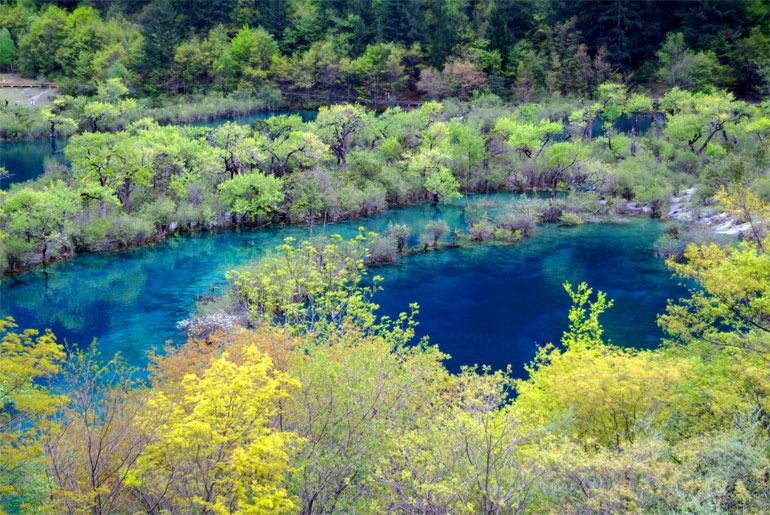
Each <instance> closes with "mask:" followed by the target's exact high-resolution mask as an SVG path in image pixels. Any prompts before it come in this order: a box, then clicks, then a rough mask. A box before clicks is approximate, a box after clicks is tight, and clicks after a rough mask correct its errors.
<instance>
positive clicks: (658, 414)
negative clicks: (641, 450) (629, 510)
mask: <svg viewBox="0 0 770 515" xmlns="http://www.w3.org/2000/svg"><path fill="white" fill-rule="evenodd" d="M565 289H566V290H567V293H568V294H569V295H570V297H571V298H572V301H573V303H574V306H573V307H572V308H571V309H570V314H569V319H570V327H569V329H568V330H567V331H566V332H565V333H564V336H563V337H562V344H563V346H564V349H563V350H562V349H560V348H557V347H555V346H554V345H552V344H549V345H546V346H544V347H542V348H540V349H539V351H538V353H537V356H536V357H535V360H534V362H533V363H532V364H531V365H530V366H529V367H528V368H527V369H528V371H529V373H530V377H529V379H527V380H524V381H519V383H518V384H517V389H518V392H519V396H518V398H517V400H516V405H517V406H518V408H519V409H521V410H523V411H524V412H525V413H532V414H536V415H538V416H539V417H540V419H541V420H542V422H544V423H547V424H556V423H559V422H564V421H568V424H572V425H573V426H574V427H572V428H571V429H572V430H571V433H572V434H573V435H574V436H575V437H576V438H577V439H578V441H580V442H582V443H584V444H586V445H588V444H590V443H592V442H593V443H598V444H601V445H605V446H612V447H618V446H620V444H621V443H622V442H633V441H634V440H635V438H636V437H637V436H638V434H639V433H640V432H641V431H642V430H644V429H645V428H646V427H647V426H649V425H651V424H654V423H656V422H660V421H661V420H663V419H664V418H665V417H666V416H667V410H666V409H665V408H666V406H667V405H668V404H669V403H670V402H671V395H672V392H673V390H674V388H675V386H676V384H677V383H678V382H679V381H680V379H681V377H682V374H684V373H685V371H686V365H685V363H684V362H683V361H677V360H663V359H661V357H660V356H658V355H657V354H655V353H653V352H647V351H634V350H630V349H621V348H618V347H613V346H610V345H607V344H605V343H603V342H602V340H601V336H602V328H601V325H600V324H599V320H598V317H599V315H600V314H601V313H602V312H603V311H604V310H605V309H606V308H607V307H609V306H611V305H612V302H607V300H606V297H605V295H604V294H603V293H602V292H599V293H598V295H597V300H596V301H595V302H591V301H590V296H591V294H592V290H591V288H588V286H587V285H586V284H585V283H583V284H580V285H579V286H578V287H577V290H574V291H573V290H572V288H571V286H570V285H569V284H568V283H567V284H565Z"/></svg>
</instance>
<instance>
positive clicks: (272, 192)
mask: <svg viewBox="0 0 770 515" xmlns="http://www.w3.org/2000/svg"><path fill="white" fill-rule="evenodd" d="M218 189H219V195H220V198H221V199H222V201H223V202H224V203H225V204H227V205H228V206H230V207H231V208H232V210H233V213H246V214H248V215H249V217H250V218H251V219H252V220H254V219H256V218H257V216H264V215H267V214H269V213H270V212H271V211H274V210H275V209H276V207H277V205H278V204H279V203H280V202H281V200H283V181H282V180H281V178H280V177H274V176H271V175H264V174H262V173H260V172H251V173H246V174H243V175H237V176H235V177H234V178H232V179H230V180H228V181H225V182H223V183H222V184H220V185H219V186H218Z"/></svg>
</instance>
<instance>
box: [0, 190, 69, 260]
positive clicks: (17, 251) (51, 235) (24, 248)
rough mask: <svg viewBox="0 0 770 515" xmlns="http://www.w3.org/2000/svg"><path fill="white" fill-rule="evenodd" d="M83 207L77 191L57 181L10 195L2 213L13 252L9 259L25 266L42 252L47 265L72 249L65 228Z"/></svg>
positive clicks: (10, 248)
mask: <svg viewBox="0 0 770 515" xmlns="http://www.w3.org/2000/svg"><path fill="white" fill-rule="evenodd" d="M79 204H80V202H79V199H78V196H77V193H76V192H74V191H73V190H72V189H70V188H68V187H66V186H65V185H64V184H62V183H56V182H55V183H53V184H51V185H50V186H49V187H47V188H46V189H42V190H38V189H32V188H21V189H18V190H15V191H14V192H13V193H12V194H10V195H8V197H7V198H6V199H5V201H4V202H3V204H2V205H0V213H2V217H3V222H4V223H3V225H4V227H5V228H6V229H5V230H6V231H8V238H7V245H8V246H9V251H10V252H9V253H11V252H12V253H13V255H12V256H9V258H11V259H12V260H13V261H14V262H15V263H16V264H24V260H25V259H29V258H30V257H32V256H30V254H32V255H34V254H35V253H36V252H40V253H41V255H42V262H43V264H45V263H47V262H48V259H49V258H50V257H51V255H56V254H57V253H58V251H59V250H61V249H63V248H66V247H67V246H68V244H69V241H68V239H67V236H66V232H65V228H66V226H67V225H68V224H69V223H70V222H71V220H72V218H73V217H74V215H75V214H76V212H77V211H78V209H79Z"/></svg>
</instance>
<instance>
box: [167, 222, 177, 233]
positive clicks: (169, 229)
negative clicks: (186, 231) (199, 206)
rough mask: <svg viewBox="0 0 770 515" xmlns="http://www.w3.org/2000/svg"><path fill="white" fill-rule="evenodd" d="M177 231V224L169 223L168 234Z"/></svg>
mask: <svg viewBox="0 0 770 515" xmlns="http://www.w3.org/2000/svg"><path fill="white" fill-rule="evenodd" d="M177 229H179V224H178V223H176V222H171V223H170V224H168V232H170V233H171V232H176V230H177Z"/></svg>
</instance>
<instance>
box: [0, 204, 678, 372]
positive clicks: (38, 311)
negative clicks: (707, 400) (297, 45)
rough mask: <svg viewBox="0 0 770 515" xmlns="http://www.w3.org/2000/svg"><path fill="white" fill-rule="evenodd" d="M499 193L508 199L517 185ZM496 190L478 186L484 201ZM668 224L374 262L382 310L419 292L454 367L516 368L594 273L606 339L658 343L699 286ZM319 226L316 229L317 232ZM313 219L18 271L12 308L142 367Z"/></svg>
mask: <svg viewBox="0 0 770 515" xmlns="http://www.w3.org/2000/svg"><path fill="white" fill-rule="evenodd" d="M490 198H492V199H493V200H494V202H495V205H496V206H497V207H498V208H499V207H500V206H502V205H503V204H504V203H507V202H515V201H516V200H517V199H518V198H520V197H518V196H516V195H512V194H497V195H493V196H491V197H490ZM483 200H484V199H483V198H481V197H476V198H474V199H473V201H474V202H481V201H483ZM463 207H464V205H463V202H462V201H457V202H455V203H453V204H450V205H430V204H418V205H414V206H409V207H405V208H400V209H393V210H390V211H388V212H386V213H382V214H379V215H376V216H372V217H368V218H364V219H358V220H354V221H350V222H345V223H340V224H335V225H330V226H327V228H326V232H327V233H340V234H343V235H344V236H346V237H350V236H352V235H354V234H355V233H356V231H357V230H358V227H359V226H363V227H365V228H366V229H367V230H372V231H384V229H385V228H386V227H387V225H388V223H389V222H399V223H406V224H409V225H410V227H411V228H412V229H413V231H414V234H415V237H414V239H413V242H412V243H413V244H414V243H416V235H417V234H419V233H420V232H424V227H425V224H426V223H427V222H428V221H430V220H432V219H437V218H442V219H445V220H447V222H448V223H449V225H450V228H451V229H455V228H457V229H460V230H462V229H463V228H464V220H463ZM660 229H661V223H660V222H659V221H656V220H649V219H633V220H630V221H628V222H626V223H621V224H612V223H606V224H585V225H583V226H579V227H570V228H565V227H557V226H555V225H546V226H541V227H540V229H539V230H538V231H537V233H536V234H535V235H534V236H532V237H531V238H528V239H525V240H524V241H522V242H520V243H517V244H513V245H505V246H496V245H491V246H489V245H482V244H478V245H468V246H463V247H459V248H446V249H443V250H440V251H434V252H427V253H420V254H416V255H412V256H407V257H405V258H403V259H402V260H400V261H399V262H398V263H396V264H392V265H384V266H381V267H378V268H376V269H375V270H374V273H377V274H378V275H382V276H383V277H384V278H385V281H384V283H383V286H384V291H382V292H379V293H378V294H377V296H376V297H375V299H376V301H377V302H378V303H379V304H380V305H381V309H380V312H381V313H382V314H387V315H391V316H396V315H397V314H398V313H399V312H401V311H406V310H407V308H408V304H409V303H410V302H417V303H419V304H420V306H421V310H420V314H419V316H418V321H419V322H420V326H419V327H418V336H423V335H430V339H431V342H432V343H434V344H438V345H439V347H440V348H441V349H442V350H443V351H444V352H447V353H449V354H451V355H452V360H451V361H450V362H449V364H448V365H449V367H450V368H451V369H453V370H458V369H459V368H460V366H462V365H473V364H475V363H478V364H482V363H483V364H489V365H491V366H493V367H494V368H504V367H505V366H506V365H507V364H509V363H510V364H511V365H513V370H514V373H515V374H516V375H521V374H523V369H522V366H523V364H524V363H526V362H528V361H530V360H531V359H532V357H533V356H534V352H535V344H537V343H539V344H543V343H547V342H557V341H558V340H559V338H560V335H561V333H562V331H563V330H564V329H565V328H566V326H567V310H568V309H569V299H568V298H567V295H566V293H564V291H563V289H562V284H563V282H564V281H567V280H568V281H570V282H572V283H578V282H580V281H586V282H588V283H589V284H590V285H591V286H592V287H594V288H595V289H601V290H604V291H606V292H607V293H608V294H609V296H610V297H611V298H613V299H615V303H616V304H615V307H613V308H612V309H611V310H609V312H608V313H607V314H606V315H605V316H604V317H603V322H604V324H605V326H606V330H607V331H606V336H607V338H609V339H610V340H611V341H613V342H614V343H616V344H619V345H626V346H634V347H652V346H655V345H656V344H657V342H658V341H659V338H660V336H661V333H660V331H659V329H658V328H657V326H656V323H655V320H656V315H657V314H658V313H661V312H662V311H663V310H664V309H665V306H666V299H668V298H678V297H680V296H682V295H684V294H685V293H686V291H685V290H684V288H682V287H680V286H678V285H677V283H676V281H675V280H672V279H671V277H670V273H669V272H668V270H667V269H666V267H665V265H664V263H663V262H662V260H660V259H658V258H656V257H655V256H654V255H653V243H654V241H655V239H656V238H657V237H658V236H659V235H660ZM317 231H318V228H316V232H317ZM307 233H308V229H307V227H299V226H289V227H272V228H265V229H250V230H225V231H214V232H206V233H199V234H189V235H179V236H175V237H172V238H170V239H168V240H167V241H165V242H163V243H161V244H158V245H153V246H149V247H143V248H134V249H130V250H125V251H120V252H104V253H97V254H90V255H82V256H78V257H76V258H75V259H73V260H71V261H68V262H61V263H55V264H53V265H50V266H48V267H47V268H46V269H45V270H44V269H42V268H38V269H35V270H33V271H31V272H28V273H25V274H21V275H18V276H9V277H6V278H4V279H3V281H2V284H0V315H2V316H8V315H11V316H13V317H14V318H15V319H16V320H17V322H18V323H19V325H20V326H21V327H25V328H26V327H33V328H38V329H43V328H51V329H52V330H53V331H54V332H55V333H56V334H57V335H58V336H59V338H60V340H62V341H63V340H68V341H69V342H71V343H76V344H78V345H80V346H85V345H88V344H90V343H91V341H92V340H93V339H94V338H96V339H98V341H99V348H100V349H101V351H102V352H103V354H104V355H105V356H112V355H113V354H114V353H115V352H118V351H119V352H121V353H122V354H123V355H124V356H125V357H126V358H127V360H128V361H129V362H130V363H131V364H133V365H136V366H143V365H145V364H146V356H145V354H146V351H147V350H149V349H151V348H154V347H157V346H159V345H162V344H163V342H164V341H166V340H172V341H175V342H180V341H183V338H184V337H183V335H182V334H181V333H179V332H178V331H177V329H176V324H177V322H178V321H179V320H182V319H184V318H187V317H188V315H189V313H190V312H191V311H192V310H193V309H194V305H195V300H196V298H197V297H198V296H200V295H205V294H209V293H211V292H216V291H220V290H221V288H223V287H224V286H225V279H224V275H225V272H227V270H229V269H231V268H233V267H236V266H240V265H243V264H245V263H247V262H249V261H250V260H252V259H254V258H256V257H259V256H261V255H263V253H264V252H265V251H267V250H268V249H272V248H273V247H274V246H275V245H277V244H279V243H280V242H281V241H282V240H283V239H284V238H286V237H288V236H293V237H295V238H303V237H306V236H307Z"/></svg>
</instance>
